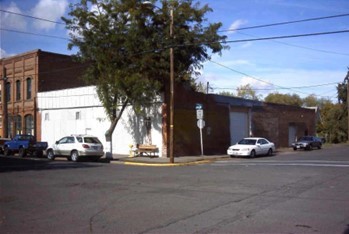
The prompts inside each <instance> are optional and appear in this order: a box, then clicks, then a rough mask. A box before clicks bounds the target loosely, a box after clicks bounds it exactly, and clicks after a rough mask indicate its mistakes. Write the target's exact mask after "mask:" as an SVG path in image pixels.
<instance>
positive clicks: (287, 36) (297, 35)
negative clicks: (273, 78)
mask: <svg viewBox="0 0 349 234" xmlns="http://www.w3.org/2000/svg"><path fill="white" fill-rule="evenodd" d="M348 32H349V30H340V31H330V32H317V33H306V34H294V35H285V36H275V37H260V38H250V39H242V40H231V41H225V42H221V43H237V42H251V41H264V40H275V39H286V38H296V37H310V36H321V35H330V34H339V33H348ZM210 43H217V42H210ZM210 43H208V44H210ZM202 44H204V43H202Z"/></svg>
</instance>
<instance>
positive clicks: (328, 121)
mask: <svg viewBox="0 0 349 234" xmlns="http://www.w3.org/2000/svg"><path fill="white" fill-rule="evenodd" d="M343 107H344V106H343V104H339V103H337V104H333V103H330V102H328V103H325V104H324V105H323V107H322V109H321V111H320V116H321V118H320V123H319V124H318V126H317V131H318V134H319V135H321V136H324V137H326V140H327V141H328V142H330V143H339V142H345V141H346V140H347V139H348V137H347V133H348V132H347V129H348V120H347V111H346V108H343Z"/></svg>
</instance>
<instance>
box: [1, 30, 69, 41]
mask: <svg viewBox="0 0 349 234" xmlns="http://www.w3.org/2000/svg"><path fill="white" fill-rule="evenodd" d="M0 30H1V31H6V32H14V33H21V34H28V35H32V36H40V37H50V38H55V39H61V40H70V39H69V38H67V37H59V36H52V35H47V34H39V33H31V32H24V31H19V30H13V29H7V28H0Z"/></svg>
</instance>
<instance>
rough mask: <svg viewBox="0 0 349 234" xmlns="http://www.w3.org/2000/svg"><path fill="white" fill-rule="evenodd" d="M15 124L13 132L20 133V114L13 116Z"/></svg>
mask: <svg viewBox="0 0 349 234" xmlns="http://www.w3.org/2000/svg"><path fill="white" fill-rule="evenodd" d="M13 121H14V124H15V133H16V134H22V117H21V116H20V115H16V116H14V118H13Z"/></svg>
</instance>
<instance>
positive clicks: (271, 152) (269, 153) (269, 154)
mask: <svg viewBox="0 0 349 234" xmlns="http://www.w3.org/2000/svg"><path fill="white" fill-rule="evenodd" d="M267 155H268V156H272V155H273V149H271V148H270V149H269V150H268V154H267Z"/></svg>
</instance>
